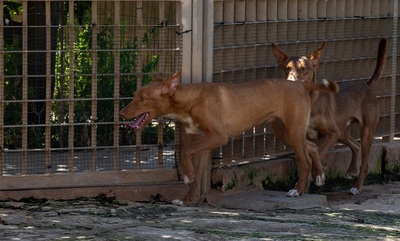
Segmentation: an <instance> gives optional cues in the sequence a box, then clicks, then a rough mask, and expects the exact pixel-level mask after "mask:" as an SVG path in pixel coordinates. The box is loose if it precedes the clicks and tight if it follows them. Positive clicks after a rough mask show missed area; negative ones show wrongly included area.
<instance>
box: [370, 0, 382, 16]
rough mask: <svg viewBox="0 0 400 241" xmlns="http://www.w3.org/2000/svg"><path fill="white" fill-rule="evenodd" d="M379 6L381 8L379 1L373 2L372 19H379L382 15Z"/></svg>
mask: <svg viewBox="0 0 400 241" xmlns="http://www.w3.org/2000/svg"><path fill="white" fill-rule="evenodd" d="M379 6H380V2H379V1H371V17H374V18H377V17H379V14H380V10H379Z"/></svg>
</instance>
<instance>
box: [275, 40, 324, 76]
mask: <svg viewBox="0 0 400 241" xmlns="http://www.w3.org/2000/svg"><path fill="white" fill-rule="evenodd" d="M324 47H325V43H322V44H321V46H320V47H318V48H317V49H316V50H314V51H313V52H312V53H311V54H310V55H308V56H289V55H288V54H286V53H285V52H283V51H282V50H281V49H280V48H279V47H278V46H277V45H276V44H274V43H273V44H272V53H273V54H274V56H275V59H276V61H277V63H278V65H279V66H280V67H281V68H282V69H283V70H284V71H285V77H286V78H287V79H288V80H291V81H307V82H315V81H316V80H315V73H316V71H317V68H318V64H319V59H320V56H321V53H322V50H323V49H324Z"/></svg>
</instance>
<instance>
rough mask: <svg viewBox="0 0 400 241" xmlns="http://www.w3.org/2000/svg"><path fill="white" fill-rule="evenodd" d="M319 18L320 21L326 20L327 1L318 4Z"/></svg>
mask: <svg viewBox="0 0 400 241" xmlns="http://www.w3.org/2000/svg"><path fill="white" fill-rule="evenodd" d="M317 18H319V19H325V18H326V1H318V2H317Z"/></svg>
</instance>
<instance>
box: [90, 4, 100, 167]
mask: <svg viewBox="0 0 400 241" xmlns="http://www.w3.org/2000/svg"><path fill="white" fill-rule="evenodd" d="M97 21H98V20H97V1H92V102H91V106H92V113H91V115H92V116H91V119H90V121H91V122H90V123H91V126H90V127H91V129H90V130H91V132H90V133H91V136H90V146H91V147H92V148H91V154H92V155H91V159H92V162H91V166H90V170H91V171H95V170H96V160H97V124H96V122H97V61H98V60H97V34H98V30H99V29H98V26H97Z"/></svg>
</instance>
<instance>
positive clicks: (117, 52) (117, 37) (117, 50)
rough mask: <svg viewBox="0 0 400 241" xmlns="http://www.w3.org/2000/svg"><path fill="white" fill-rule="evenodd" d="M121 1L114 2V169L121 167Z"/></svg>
mask: <svg viewBox="0 0 400 241" xmlns="http://www.w3.org/2000/svg"><path fill="white" fill-rule="evenodd" d="M120 14H121V1H119V0H117V1H115V3H114V96H115V97H116V98H115V99H114V145H113V149H114V171H117V170H118V169H119V121H120V119H119V96H120V91H119V90H120V80H119V79H120V64H121V58H120V57H121V30H120V28H121V27H120V24H121V16H120Z"/></svg>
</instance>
